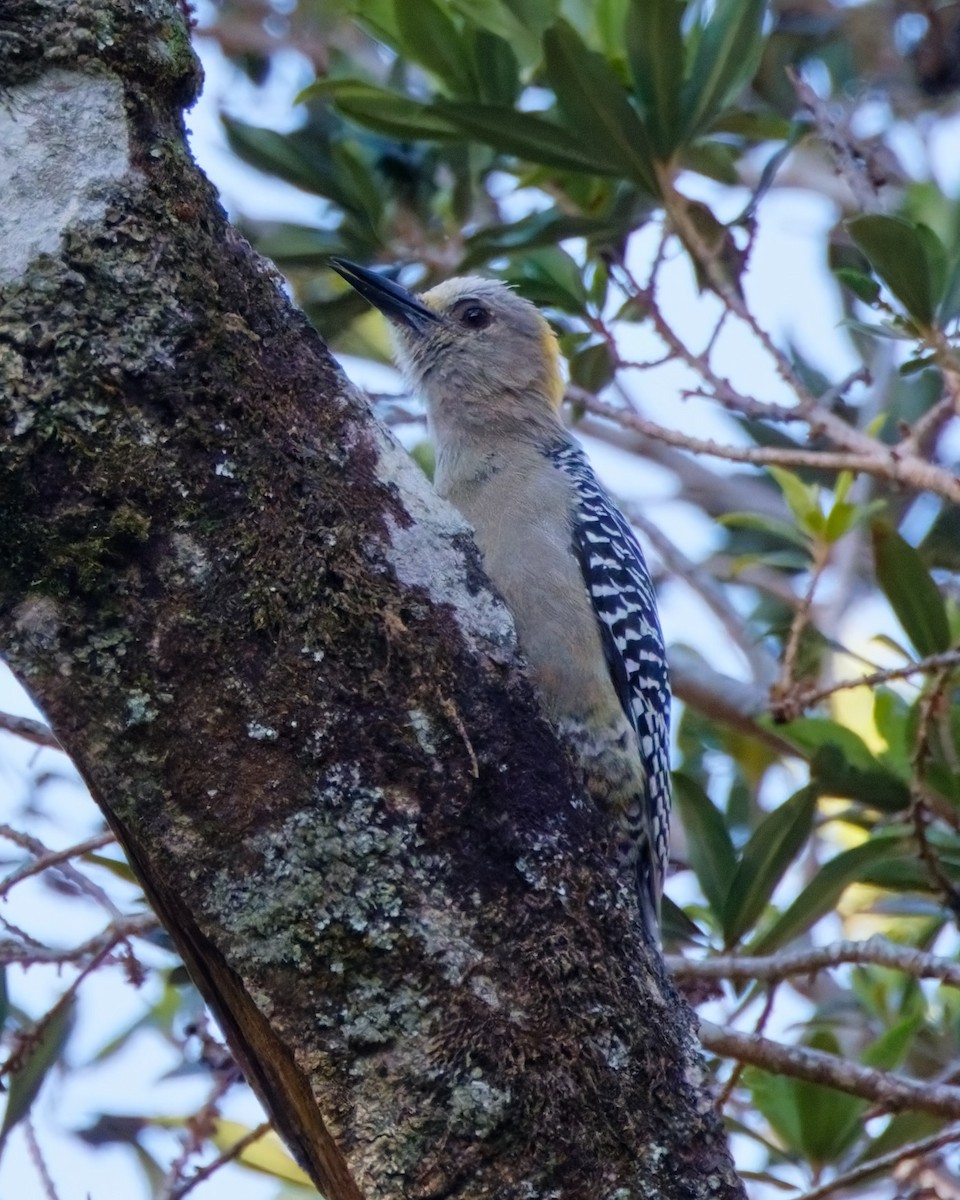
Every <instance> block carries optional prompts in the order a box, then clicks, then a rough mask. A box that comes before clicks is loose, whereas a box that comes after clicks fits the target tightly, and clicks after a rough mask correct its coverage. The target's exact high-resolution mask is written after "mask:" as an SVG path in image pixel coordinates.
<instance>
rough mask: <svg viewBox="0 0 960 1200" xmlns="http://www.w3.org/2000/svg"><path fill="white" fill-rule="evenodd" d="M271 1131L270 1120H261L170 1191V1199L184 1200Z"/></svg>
mask: <svg viewBox="0 0 960 1200" xmlns="http://www.w3.org/2000/svg"><path fill="white" fill-rule="evenodd" d="M269 1132H270V1122H269V1121H261V1122H260V1124H259V1125H257V1126H256V1128H255V1129H251V1130H250V1132H249V1133H246V1134H244V1135H243V1137H242V1138H240V1140H239V1141H236V1142H234V1144H233V1145H232V1146H231V1147H230V1148H229V1150H224V1152H223V1153H222V1154H221V1155H219V1156H218V1157H217V1158H215V1159H214V1160H213V1162H210V1163H207V1165H206V1166H204V1167H200V1168H199V1169H198V1170H197V1171H196V1172H195V1173H194V1174H193V1175H191V1177H190V1178H189V1179H188V1180H186V1182H185V1183H183V1185H182V1186H180V1187H178V1188H176V1189H175V1190H174V1191H172V1192H170V1194H169V1195H170V1200H183V1197H184V1196H186V1195H187V1193H188V1192H192V1191H193V1189H194V1188H195V1187H196V1186H197V1185H198V1184H200V1183H203V1182H204V1180H206V1179H209V1178H210V1176H211V1175H213V1174H214V1173H215V1172H216V1171H219V1170H220V1168H221V1167H224V1166H226V1165H227V1163H230V1162H233V1160H234V1159H235V1158H239V1157H240V1155H241V1154H243V1152H244V1150H248V1149H249V1148H250V1147H251V1146H252V1145H253V1143H254V1142H258V1141H259V1140H260V1139H261V1138H262V1137H263V1136H264V1134H266V1133H269Z"/></svg>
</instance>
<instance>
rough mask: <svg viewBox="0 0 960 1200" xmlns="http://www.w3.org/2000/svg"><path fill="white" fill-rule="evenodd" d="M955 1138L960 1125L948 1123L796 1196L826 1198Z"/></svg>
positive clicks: (814, 1199) (958, 1138)
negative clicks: (927, 1135)
mask: <svg viewBox="0 0 960 1200" xmlns="http://www.w3.org/2000/svg"><path fill="white" fill-rule="evenodd" d="M956 1141H960V1125H948V1126H947V1128H946V1129H941V1130H940V1132H939V1133H932V1134H931V1135H930V1136H929V1137H925V1138H919V1139H918V1140H917V1141H915V1142H907V1143H906V1144H905V1145H903V1146H898V1147H897V1148H896V1150H891V1151H889V1153H887V1154H881V1155H880V1156H879V1157H878V1158H871V1159H869V1160H868V1161H867V1162H864V1163H860V1164H859V1165H858V1166H856V1167H851V1169H850V1170H849V1171H844V1172H843V1174H842V1175H836V1176H835V1177H834V1178H833V1179H831V1180H830V1182H829V1183H823V1184H821V1185H820V1186H819V1187H815V1188H813V1190H812V1191H809V1192H804V1193H803V1195H802V1196H797V1197H796V1200H824V1197H825V1196H832V1195H833V1194H834V1193H835V1192H839V1191H841V1190H842V1189H844V1188H850V1187H854V1186H855V1185H856V1184H858V1183H863V1181H864V1180H865V1179H871V1178H872V1177H873V1176H874V1175H886V1174H888V1173H890V1172H891V1170H892V1169H893V1168H894V1167H896V1166H897V1165H898V1164H900V1163H902V1162H906V1161H907V1160H908V1159H911V1158H921V1157H922V1156H923V1155H925V1154H930V1153H932V1152H933V1151H934V1150H939V1149H940V1148H941V1147H942V1146H949V1145H950V1143H951V1142H956Z"/></svg>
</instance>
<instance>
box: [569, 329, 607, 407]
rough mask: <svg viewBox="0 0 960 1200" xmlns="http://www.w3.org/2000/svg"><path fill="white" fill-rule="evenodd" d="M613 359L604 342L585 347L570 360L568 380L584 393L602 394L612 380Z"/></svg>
mask: <svg viewBox="0 0 960 1200" xmlns="http://www.w3.org/2000/svg"><path fill="white" fill-rule="evenodd" d="M613 368H614V363H613V359H612V358H611V357H610V347H609V346H608V345H607V343H606V342H594V343H593V345H592V346H585V347H584V348H583V349H582V350H579V351H578V352H577V353H576V354H574V355H573V357H572V358H571V359H570V378H571V380H572V381H573V382H574V383H575V384H576V385H577V386H578V387H582V388H583V389H584V390H585V391H588V392H592V393H593V394H594V395H596V394H597V392H602V391H603V389H604V388H605V387H606V386H607V384H608V383H609V382H610V380H611V379H612V378H613Z"/></svg>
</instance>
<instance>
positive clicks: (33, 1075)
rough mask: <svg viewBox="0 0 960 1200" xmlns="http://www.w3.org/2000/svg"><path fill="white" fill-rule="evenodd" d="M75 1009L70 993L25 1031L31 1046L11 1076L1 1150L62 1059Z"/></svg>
mask: <svg viewBox="0 0 960 1200" xmlns="http://www.w3.org/2000/svg"><path fill="white" fill-rule="evenodd" d="M75 1010H76V1000H75V998H74V997H73V996H69V997H67V998H66V999H65V1000H63V1001H62V1002H60V1003H58V1004H57V1005H56V1007H54V1008H53V1009H51V1011H50V1012H49V1013H48V1014H47V1016H46V1017H44V1018H42V1019H41V1020H40V1021H38V1022H37V1025H36V1027H35V1029H33V1030H31V1031H29V1033H27V1032H26V1031H25V1033H24V1035H23V1036H25V1037H28V1038H29V1041H28V1042H27V1046H28V1049H27V1050H26V1051H25V1053H24V1054H23V1056H22V1057H21V1058H20V1059H19V1068H18V1069H17V1070H16V1071H15V1072H13V1073H12V1074H11V1076H10V1081H9V1084H8V1087H7V1107H6V1110H5V1112H4V1114H3V1124H2V1125H0V1149H2V1148H3V1146H4V1144H5V1143H6V1140H7V1136H8V1135H9V1133H10V1130H11V1129H13V1128H14V1126H16V1125H18V1124H19V1123H20V1121H22V1120H23V1118H24V1117H25V1116H26V1115H27V1114H28V1113H29V1111H30V1109H31V1107H32V1105H33V1102H34V1100H36V1098H37V1095H38V1094H39V1092H40V1089H41V1087H43V1081H44V1080H45V1079H46V1077H47V1074H48V1072H49V1071H50V1068H51V1067H52V1066H53V1065H54V1064H55V1063H56V1062H58V1061H59V1059H60V1055H61V1054H62V1052H63V1048H64V1046H65V1045H66V1043H67V1038H68V1037H69V1036H70V1031H71V1029H72V1028H73V1018H74V1013H75Z"/></svg>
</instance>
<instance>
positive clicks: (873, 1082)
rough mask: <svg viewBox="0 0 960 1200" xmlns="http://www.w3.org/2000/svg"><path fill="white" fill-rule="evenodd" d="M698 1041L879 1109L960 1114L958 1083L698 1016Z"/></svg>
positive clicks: (776, 1072) (947, 1115)
mask: <svg viewBox="0 0 960 1200" xmlns="http://www.w3.org/2000/svg"><path fill="white" fill-rule="evenodd" d="M700 1041H701V1042H702V1044H703V1046H704V1048H705V1049H707V1050H709V1051H710V1052H711V1053H713V1054H721V1055H723V1056H725V1057H727V1058H734V1059H737V1060H738V1061H739V1062H746V1063H750V1064H752V1065H753V1066H757V1067H762V1068H763V1069H764V1070H766V1071H772V1072H774V1073H775V1074H779V1075H789V1076H791V1077H792V1078H794V1079H806V1080H808V1081H809V1082H810V1083H820V1084H824V1085H825V1086H826V1087H832V1088H836V1089H837V1091H840V1092H846V1093H847V1094H848V1095H850V1096H859V1097H860V1098H861V1099H863V1100H869V1101H871V1103H873V1104H876V1105H877V1106H878V1107H879V1108H881V1109H883V1110H884V1111H885V1112H904V1111H906V1110H912V1111H914V1112H927V1113H932V1114H933V1115H934V1116H938V1117H950V1118H952V1119H953V1120H956V1119H957V1118H960V1088H958V1087H949V1086H946V1085H943V1084H931V1083H924V1082H922V1081H920V1080H916V1079H907V1078H906V1077H905V1076H903V1075H895V1074H894V1073H893V1072H890V1071H878V1070H875V1069H874V1068H873V1067H864V1066H861V1065H860V1063H854V1062H850V1061H848V1060H847V1059H843V1058H840V1057H839V1056H837V1055H836V1054H827V1053H825V1052H824V1051H823V1050H814V1049H812V1048H811V1047H809V1046H785V1045H783V1044H782V1043H780V1042H774V1041H771V1040H770V1039H769V1038H765V1037H759V1036H757V1035H756V1034H750V1033H739V1032H737V1031H736V1030H733V1029H725V1028H721V1027H720V1026H719V1025H714V1024H713V1023H712V1022H710V1021H701V1022H700Z"/></svg>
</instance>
